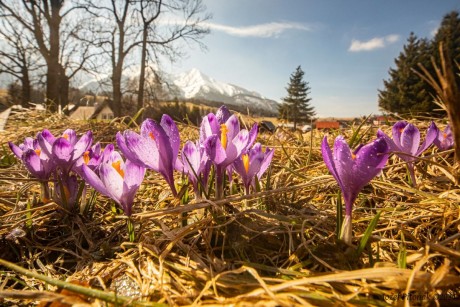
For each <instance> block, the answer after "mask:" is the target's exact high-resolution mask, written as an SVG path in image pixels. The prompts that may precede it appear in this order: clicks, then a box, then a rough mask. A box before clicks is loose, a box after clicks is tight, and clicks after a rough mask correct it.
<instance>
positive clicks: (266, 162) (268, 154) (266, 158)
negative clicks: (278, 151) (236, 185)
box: [257, 148, 275, 180]
mask: <svg viewBox="0 0 460 307" xmlns="http://www.w3.org/2000/svg"><path fill="white" fill-rule="evenodd" d="M274 153H275V151H274V150H273V149H269V148H267V149H265V155H264V160H263V161H262V164H261V165H260V170H259V172H258V173H257V178H258V179H259V180H260V178H262V175H263V174H264V173H265V172H266V171H267V169H268V167H269V166H270V163H271V162H272V159H273V154H274Z"/></svg>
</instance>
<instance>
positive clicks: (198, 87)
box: [172, 68, 278, 113]
mask: <svg viewBox="0 0 460 307" xmlns="http://www.w3.org/2000/svg"><path fill="white" fill-rule="evenodd" d="M172 84H174V86H175V87H176V89H177V90H179V91H180V93H181V94H180V97H181V98H184V99H206V100H210V101H218V102H223V103H226V104H230V105H237V106H245V107H249V108H250V109H261V110H267V111H272V112H274V113H276V112H277V110H278V103H277V102H276V101H274V100H272V99H268V98H265V97H263V96H262V95H260V94H259V93H257V92H254V91H250V90H247V89H245V88H242V87H240V86H237V85H233V84H229V83H225V82H221V81H217V80H214V79H213V78H211V77H209V76H207V75H205V74H203V73H202V72H201V71H199V70H198V69H196V68H194V69H192V70H190V71H188V72H185V73H181V74H179V75H176V76H173V79H172Z"/></svg>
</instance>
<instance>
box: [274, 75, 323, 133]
mask: <svg viewBox="0 0 460 307" xmlns="http://www.w3.org/2000/svg"><path fill="white" fill-rule="evenodd" d="M303 76H304V72H303V71H302V68H301V67H300V66H298V67H297V69H296V70H295V72H293V73H292V74H291V77H290V80H289V83H288V86H287V88H286V90H287V92H288V95H287V97H285V98H283V101H284V102H283V104H282V105H281V106H280V108H279V113H280V118H286V119H288V120H291V121H292V122H293V123H294V129H296V128H297V123H300V122H308V121H309V120H310V119H311V118H312V117H313V116H315V114H316V112H315V110H314V108H313V107H312V106H311V105H310V101H311V98H309V97H308V95H309V94H310V92H309V91H310V87H309V86H308V82H305V81H304V80H303Z"/></svg>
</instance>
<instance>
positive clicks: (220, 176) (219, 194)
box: [216, 166, 225, 199]
mask: <svg viewBox="0 0 460 307" xmlns="http://www.w3.org/2000/svg"><path fill="white" fill-rule="evenodd" d="M224 176H225V168H222V167H220V166H216V199H222V198H223V197H224Z"/></svg>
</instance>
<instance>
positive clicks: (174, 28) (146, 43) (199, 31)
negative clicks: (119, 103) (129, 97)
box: [137, 0, 210, 111]
mask: <svg viewBox="0 0 460 307" xmlns="http://www.w3.org/2000/svg"><path fill="white" fill-rule="evenodd" d="M138 4H139V8H138V9H139V13H140V16H141V26H142V44H141V66H140V73H139V90H138V96H137V110H138V111H139V110H140V109H141V108H142V107H143V106H144V88H145V70H146V66H147V65H148V63H147V60H148V59H147V51H148V48H150V50H151V53H152V54H153V56H151V57H150V58H153V60H156V61H158V56H157V54H158V52H160V53H161V54H163V55H167V56H169V57H170V59H172V60H174V57H175V56H180V53H179V52H177V50H174V43H175V42H176V41H178V40H186V41H187V40H192V41H194V42H197V43H198V44H199V45H200V46H201V47H203V45H202V43H201V42H200V41H199V40H200V39H201V38H203V37H204V35H206V34H208V33H209V29H207V28H205V27H204V26H203V23H204V22H205V21H206V20H208V19H210V15H207V14H206V15H204V16H201V14H202V13H204V11H205V7H204V6H203V4H202V2H201V0H192V1H190V0H187V1H162V0H139V1H138ZM160 14H161V15H160ZM179 14H180V15H182V16H181V19H180V20H178V21H177V20H176V22H175V23H174V24H170V25H169V26H170V27H169V28H167V29H163V30H161V27H163V28H164V26H165V24H162V23H161V21H160V20H159V18H160V16H164V15H169V16H177V15H179Z"/></svg>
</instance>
